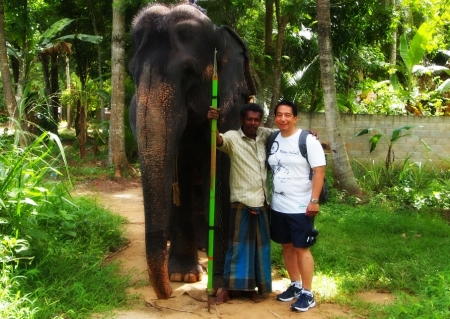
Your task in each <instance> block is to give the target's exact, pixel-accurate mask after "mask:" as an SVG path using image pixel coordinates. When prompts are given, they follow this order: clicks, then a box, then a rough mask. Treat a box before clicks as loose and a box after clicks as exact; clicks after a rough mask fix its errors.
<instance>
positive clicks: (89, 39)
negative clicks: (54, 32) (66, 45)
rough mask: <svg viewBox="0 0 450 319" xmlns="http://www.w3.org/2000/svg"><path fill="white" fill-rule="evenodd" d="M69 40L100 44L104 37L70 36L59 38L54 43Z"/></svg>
mask: <svg viewBox="0 0 450 319" xmlns="http://www.w3.org/2000/svg"><path fill="white" fill-rule="evenodd" d="M67 39H78V40H80V41H83V42H90V43H94V44H100V43H101V42H102V40H103V37H102V36H97V35H89V34H81V33H79V34H68V35H65V36H62V37H59V38H57V39H55V40H54V41H53V42H61V41H65V40H67Z"/></svg>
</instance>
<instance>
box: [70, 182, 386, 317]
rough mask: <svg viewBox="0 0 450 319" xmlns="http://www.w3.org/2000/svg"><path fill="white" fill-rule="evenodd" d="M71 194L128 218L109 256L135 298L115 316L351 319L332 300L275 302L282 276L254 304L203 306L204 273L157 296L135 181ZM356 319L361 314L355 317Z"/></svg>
mask: <svg viewBox="0 0 450 319" xmlns="http://www.w3.org/2000/svg"><path fill="white" fill-rule="evenodd" d="M76 193H78V194H80V195H89V196H94V197H96V198H98V200H99V202H100V203H102V204H103V205H104V206H105V207H107V208H109V209H111V210H112V211H113V212H115V213H117V214H120V215H122V216H124V217H126V218H127V219H128V220H129V222H130V223H129V224H128V225H127V231H126V236H127V238H128V239H129V241H130V243H129V246H128V247H126V248H125V249H123V250H122V251H120V252H119V253H117V254H116V255H114V256H113V257H111V260H118V261H119V262H120V263H121V265H122V269H123V272H124V273H126V274H131V275H132V278H133V281H134V285H133V288H132V289H130V294H138V295H139V296H140V297H139V301H138V302H137V303H135V304H134V305H133V306H132V308H131V309H127V310H118V311H117V312H116V314H115V316H114V318H117V319H125V318H126V319H130V318H132V319H141V318H142V319H143V318H164V319H197V318H223V319H228V318H230V319H231V318H233V319H234V318H246V319H263V318H278V319H281V318H283V319H284V318H299V317H303V318H308V319H318V318H351V317H352V311H351V310H350V309H344V308H342V307H340V306H339V305H336V304H330V303H321V304H319V303H318V305H317V306H316V307H315V308H313V309H310V310H309V311H308V312H306V313H297V312H293V311H291V310H290V309H289V305H290V303H289V302H286V303H284V302H279V301H277V300H276V299H275V296H276V294H278V293H279V292H280V291H282V290H284V289H285V287H286V284H287V283H288V281H287V280H274V281H273V292H272V293H271V294H269V295H267V296H265V298H266V299H265V300H264V301H263V302H261V303H258V304H255V303H253V302H251V301H250V300H248V299H246V298H234V299H232V300H231V301H229V302H227V303H225V304H222V305H218V306H214V305H212V306H211V309H210V312H208V309H207V293H206V286H207V280H208V279H207V275H206V274H205V275H204V276H203V280H202V281H201V282H198V283H195V284H183V283H172V287H173V290H174V292H173V294H172V297H171V298H170V299H168V300H159V299H157V298H156V295H155V293H154V291H153V289H152V287H151V285H150V283H149V280H148V275H147V270H146V264H145V243H144V213H143V201H142V189H141V187H140V185H139V182H127V183H126V184H123V183H121V184H116V183H114V182H111V181H102V182H97V183H95V182H94V183H90V184H89V185H85V186H83V187H80V188H77V189H76ZM199 258H200V262H201V263H203V264H205V265H206V264H207V258H206V255H205V253H204V252H200V251H199ZM362 298H363V299H365V300H366V301H372V302H379V303H383V302H386V300H387V299H389V297H387V296H386V294H377V293H374V292H372V293H367V294H366V295H364V296H362ZM358 317H359V318H361V317H360V316H358Z"/></svg>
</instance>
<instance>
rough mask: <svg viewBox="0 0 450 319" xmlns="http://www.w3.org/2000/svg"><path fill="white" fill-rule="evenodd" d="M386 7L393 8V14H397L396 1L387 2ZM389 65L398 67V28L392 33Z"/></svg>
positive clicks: (388, 0)
mask: <svg viewBox="0 0 450 319" xmlns="http://www.w3.org/2000/svg"><path fill="white" fill-rule="evenodd" d="M386 6H392V14H395V10H396V8H395V6H396V3H395V0H386ZM389 63H390V64H392V65H397V26H396V28H395V30H393V31H392V42H391V43H390V46H389Z"/></svg>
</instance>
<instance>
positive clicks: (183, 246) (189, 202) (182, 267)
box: [169, 152, 203, 282]
mask: <svg viewBox="0 0 450 319" xmlns="http://www.w3.org/2000/svg"><path fill="white" fill-rule="evenodd" d="M177 166H178V187H179V194H180V206H178V207H176V206H175V207H174V212H173V213H174V215H173V216H172V217H173V218H172V224H171V226H170V250H169V276H170V281H184V282H197V281H200V280H201V279H202V276H203V270H202V267H201V266H200V264H199V262H198V254H197V240H196V235H195V225H194V210H193V198H192V188H193V186H194V182H193V170H194V165H193V163H192V157H191V158H189V156H186V154H182V153H181V152H180V153H179V156H178V165H177Z"/></svg>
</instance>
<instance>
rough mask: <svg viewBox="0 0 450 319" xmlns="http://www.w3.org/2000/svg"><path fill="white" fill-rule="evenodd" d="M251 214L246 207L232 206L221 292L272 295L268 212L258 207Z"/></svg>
mask: <svg viewBox="0 0 450 319" xmlns="http://www.w3.org/2000/svg"><path fill="white" fill-rule="evenodd" d="M257 211H258V212H259V213H258V214H252V213H251V210H250V209H249V207H247V206H245V205H244V204H241V203H231V216H230V242H229V245H228V250H227V253H226V255H225V268H224V288H226V289H228V290H243V291H254V290H255V288H256V287H257V288H258V293H259V294H260V295H262V294H265V293H269V292H272V273H271V263H270V261H271V256H270V233H269V231H270V227H269V218H268V212H267V209H266V208H265V207H259V209H258V210H257Z"/></svg>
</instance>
